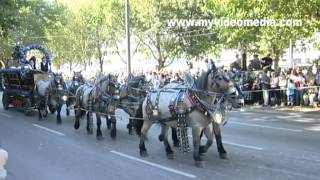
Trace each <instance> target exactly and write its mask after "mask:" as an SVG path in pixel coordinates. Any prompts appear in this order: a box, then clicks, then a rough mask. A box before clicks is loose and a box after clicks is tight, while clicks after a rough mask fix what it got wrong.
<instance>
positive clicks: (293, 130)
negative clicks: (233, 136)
mask: <svg viewBox="0 0 320 180" xmlns="http://www.w3.org/2000/svg"><path fill="white" fill-rule="evenodd" d="M229 123H230V124H237V125H243V126H252V127H261V128H268V129H276V130H283V131H291V132H303V130H301V129H289V128H281V127H273V126H265V125H258V124H249V123H242V122H235V121H233V122H229Z"/></svg>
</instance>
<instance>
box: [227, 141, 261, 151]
mask: <svg viewBox="0 0 320 180" xmlns="http://www.w3.org/2000/svg"><path fill="white" fill-rule="evenodd" d="M223 143H224V144H229V145H233V146H239V147H243V148H248V149H254V150H259V151H262V150H263V148H262V147H257V146H251V145H243V144H238V143H233V142H228V141H223Z"/></svg>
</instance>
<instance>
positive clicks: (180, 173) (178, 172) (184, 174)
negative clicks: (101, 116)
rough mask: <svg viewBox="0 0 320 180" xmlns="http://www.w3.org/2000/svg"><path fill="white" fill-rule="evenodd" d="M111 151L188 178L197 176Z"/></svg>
mask: <svg viewBox="0 0 320 180" xmlns="http://www.w3.org/2000/svg"><path fill="white" fill-rule="evenodd" d="M110 152H111V153H113V154H116V155H118V156H121V157H125V158H128V159H131V160H134V161H138V162H141V163H144V164H147V165H150V166H153V167H156V168H159V169H162V170H165V171H169V172H172V173H175V174H179V175H182V176H185V177H188V178H196V177H197V176H195V175H193V174H189V173H186V172H183V171H179V170H176V169H173V168H169V167H165V166H162V165H160V164H156V163H152V162H149V161H145V160H142V159H139V158H136V157H133V156H130V155H127V154H123V153H121V152H118V151H110Z"/></svg>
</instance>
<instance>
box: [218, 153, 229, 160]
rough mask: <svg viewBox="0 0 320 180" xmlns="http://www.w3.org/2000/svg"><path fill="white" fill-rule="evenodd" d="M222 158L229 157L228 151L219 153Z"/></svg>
mask: <svg viewBox="0 0 320 180" xmlns="http://www.w3.org/2000/svg"><path fill="white" fill-rule="evenodd" d="M219 156H220V159H228V156H227V153H219Z"/></svg>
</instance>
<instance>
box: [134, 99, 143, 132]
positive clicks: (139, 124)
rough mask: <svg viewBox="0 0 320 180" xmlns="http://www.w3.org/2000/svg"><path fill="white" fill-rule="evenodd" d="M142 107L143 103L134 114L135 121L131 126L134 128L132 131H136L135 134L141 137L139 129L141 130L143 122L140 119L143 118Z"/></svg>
mask: <svg viewBox="0 0 320 180" xmlns="http://www.w3.org/2000/svg"><path fill="white" fill-rule="evenodd" d="M142 105H143V102H142V103H140V105H139V107H138V109H137V111H136V114H135V116H134V117H135V118H137V119H135V120H134V121H133V122H134V123H133V126H134V129H135V130H136V133H137V134H138V135H139V136H141V129H142V126H143V121H142V118H143V113H142Z"/></svg>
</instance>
